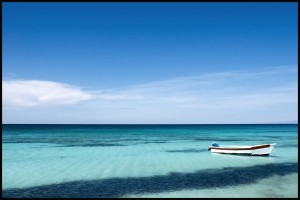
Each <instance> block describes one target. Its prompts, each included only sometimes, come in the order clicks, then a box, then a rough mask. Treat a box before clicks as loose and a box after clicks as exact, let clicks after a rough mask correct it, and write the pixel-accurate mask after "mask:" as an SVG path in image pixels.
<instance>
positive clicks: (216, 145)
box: [211, 142, 219, 147]
mask: <svg viewBox="0 0 300 200" xmlns="http://www.w3.org/2000/svg"><path fill="white" fill-rule="evenodd" d="M211 146H213V147H219V144H218V143H216V142H213V143H212V145H211Z"/></svg>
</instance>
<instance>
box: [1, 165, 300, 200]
mask: <svg viewBox="0 0 300 200" xmlns="http://www.w3.org/2000/svg"><path fill="white" fill-rule="evenodd" d="M297 172H298V163H277V164H276V163H274V164H266V165H255V166H249V167H227V168H223V169H207V170H200V171H197V172H193V173H177V172H176V173H169V174H167V175H160V176H151V177H137V178H111V179H101V180H94V181H73V182H66V183H60V184H52V185H44V186H37V187H31V188H23V189H8V190H2V197H3V198H21V197H23V198H113V197H122V196H124V195H129V194H142V193H158V192H171V191H176V190H184V189H207V188H221V187H225V186H237V185H243V184H253V183H255V182H257V181H259V180H261V179H263V178H268V177H270V176H273V175H281V176H284V175H287V174H291V173H297ZM278 184H280V183H278Z"/></svg>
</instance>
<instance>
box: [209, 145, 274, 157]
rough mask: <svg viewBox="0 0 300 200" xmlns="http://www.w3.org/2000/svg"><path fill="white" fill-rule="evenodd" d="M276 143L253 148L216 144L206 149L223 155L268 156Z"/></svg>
mask: <svg viewBox="0 0 300 200" xmlns="http://www.w3.org/2000/svg"><path fill="white" fill-rule="evenodd" d="M275 145H276V143H273V144H259V145H254V146H223V147H222V146H219V145H218V144H217V143H215V142H214V143H213V144H212V146H210V147H209V148H208V150H210V151H211V152H212V153H224V154H238V155H253V156H268V155H269V154H270V153H271V152H272V150H273V149H274V146H275Z"/></svg>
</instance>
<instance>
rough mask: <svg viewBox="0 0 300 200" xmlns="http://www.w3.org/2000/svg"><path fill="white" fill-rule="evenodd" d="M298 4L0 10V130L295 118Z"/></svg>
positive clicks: (8, 5)
mask: <svg viewBox="0 0 300 200" xmlns="http://www.w3.org/2000/svg"><path fill="white" fill-rule="evenodd" d="M297 6H298V3H291V2H290V3H284V2H273V3H255V2H248V3H245V2H244V3H242V2H241V3H236V2H232V3H229V2H226V3H221V2H219V3H218V2H215V3H204V2H198V3H197V2H193V3H174V2H173V3H153V2H152V3H150V2H148V3H133V2H131V3H120V2H114V3H103V2H98V3H80V2H77V3H74V2H73V3H72V2H65V3H54V2H48V3H37V2H35V3H29V2H27V3H21V2H4V3H2V123H21V124H22V123H24V124H26V123H31V124H39V123H42V124H43V123H44V124H51V123H62V124H64V123H70V124H77V123H81V124H127V123H129V124H155V123H158V124H165V123H169V124H173V123H175V124H176V123H179V124H219V123H221V124H222V123H225V124H227V123H229V124H239V123H246V124H249V123H295V122H298V111H297V110H298V78H297V75H298V8H297Z"/></svg>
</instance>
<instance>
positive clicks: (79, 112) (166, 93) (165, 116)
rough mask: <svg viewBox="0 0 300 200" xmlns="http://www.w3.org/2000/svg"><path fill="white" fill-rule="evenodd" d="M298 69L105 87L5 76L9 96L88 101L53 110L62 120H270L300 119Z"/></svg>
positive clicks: (22, 100) (20, 102)
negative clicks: (299, 111) (89, 88)
mask: <svg viewBox="0 0 300 200" xmlns="http://www.w3.org/2000/svg"><path fill="white" fill-rule="evenodd" d="M297 73H298V70H297V67H296V66H290V67H275V68H265V69H261V70H259V71H254V70H253V71H227V72H220V73H206V74H201V75H196V76H187V77H177V78H173V79H169V80H162V81H156V82H150V83H146V84H139V85H133V86H124V87H122V88H112V89H110V90H99V91H85V90H82V89H79V88H78V87H74V86H70V85H66V84H62V83H55V82H46V81H3V89H4V90H3V91H4V92H3V100H4V103H5V104H4V106H5V105H11V106H31V107H34V106H38V105H50V104H51V105H54V104H55V105H59V104H76V103H78V102H83V103H81V104H80V105H78V106H77V105H73V106H72V109H67V108H65V109H63V108H62V107H60V110H59V111H57V112H54V111H53V110H51V111H49V112H52V113H53V112H54V113H56V119H57V120H61V123H259V122H261V123H268V122H272V121H289V120H295V119H297V106H298V80H297V79H298V78H297ZM85 100H89V101H86V102H84V101H85ZM66 115H67V116H69V117H68V118H67V119H66V117H65V116H66ZM72 116H73V117H72ZM81 116H82V117H81ZM33 117H34V116H33ZM67 120H69V121H67ZM55 123H57V122H55Z"/></svg>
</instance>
